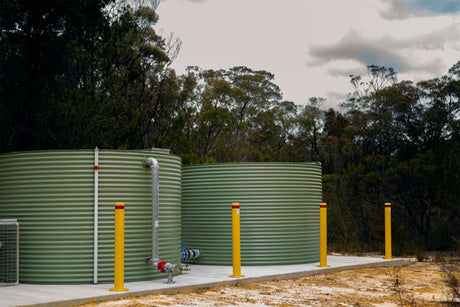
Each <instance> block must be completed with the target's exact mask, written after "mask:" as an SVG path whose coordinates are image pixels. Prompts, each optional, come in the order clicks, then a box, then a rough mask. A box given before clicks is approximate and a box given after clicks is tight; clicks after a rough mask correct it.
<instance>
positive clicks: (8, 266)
mask: <svg viewBox="0 0 460 307" xmlns="http://www.w3.org/2000/svg"><path fill="white" fill-rule="evenodd" d="M17 284H19V223H18V222H17V220H0V286H1V287H3V286H15V285H17Z"/></svg>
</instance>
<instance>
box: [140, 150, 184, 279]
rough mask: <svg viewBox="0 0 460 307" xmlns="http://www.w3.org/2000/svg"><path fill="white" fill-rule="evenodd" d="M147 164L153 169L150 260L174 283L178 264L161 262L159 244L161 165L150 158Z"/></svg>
mask: <svg viewBox="0 0 460 307" xmlns="http://www.w3.org/2000/svg"><path fill="white" fill-rule="evenodd" d="M145 164H146V165H147V166H150V168H151V169H152V257H151V258H150V259H148V261H149V262H152V263H153V267H154V268H155V269H157V270H158V271H160V272H161V273H168V281H167V282H166V283H174V281H173V279H172V273H173V272H176V271H178V270H179V266H178V265H177V264H171V263H169V262H168V261H160V256H159V252H158V242H159V238H158V237H159V236H158V233H159V228H160V227H159V226H160V205H159V195H160V180H159V173H160V164H159V163H158V161H157V159H155V158H152V157H149V158H146V159H145Z"/></svg>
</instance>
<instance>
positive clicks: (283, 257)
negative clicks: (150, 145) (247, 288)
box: [182, 163, 322, 265]
mask: <svg viewBox="0 0 460 307" xmlns="http://www.w3.org/2000/svg"><path fill="white" fill-rule="evenodd" d="M321 199H322V179H321V166H320V164H319V163H228V164H202V165H192V166H184V167H183V168H182V240H183V244H184V247H185V248H187V249H188V248H196V249H199V250H201V257H200V259H199V260H197V261H195V262H197V263H200V264H213V265H231V264H232V220H231V219H232V214H231V212H232V211H231V210H232V209H231V204H232V202H236V203H240V207H241V209H240V219H241V262H242V265H281V264H300V263H311V262H317V261H319V204H320V202H321Z"/></svg>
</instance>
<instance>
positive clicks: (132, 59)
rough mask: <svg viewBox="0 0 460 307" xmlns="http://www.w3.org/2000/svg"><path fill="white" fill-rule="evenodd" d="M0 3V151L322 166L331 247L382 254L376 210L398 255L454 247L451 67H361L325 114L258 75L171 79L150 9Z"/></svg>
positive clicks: (457, 193)
mask: <svg viewBox="0 0 460 307" xmlns="http://www.w3.org/2000/svg"><path fill="white" fill-rule="evenodd" d="M0 3H1V4H0V5H1V8H0V28H1V36H0V131H1V135H0V137H1V139H0V151H1V152H10V151H24V150H37V149H71V148H94V147H96V146H98V147H100V148H107V149H111V148H115V149H135V148H149V147H162V148H170V149H171V150H172V152H174V153H175V154H178V155H180V156H181V157H182V159H183V162H184V163H186V164H190V163H204V162H235V161H290V162H304V161H320V162H321V163H322V166H323V174H324V176H323V182H324V200H325V201H326V202H328V204H329V208H330V213H329V214H330V218H329V221H330V225H329V230H330V242H331V244H332V245H333V246H334V248H335V249H339V250H340V249H343V250H347V249H352V250H355V251H356V250H376V249H381V248H382V244H383V243H382V242H383V214H382V212H383V204H384V203H385V202H391V203H392V204H393V208H394V212H395V214H394V219H393V229H394V232H395V234H394V240H395V244H394V246H395V250H396V251H397V252H398V248H399V252H408V250H409V249H411V250H415V249H417V248H428V249H447V248H451V247H453V244H454V243H455V242H456V241H458V240H459V238H460V206H459V204H460V189H459V186H460V178H459V176H460V175H459V174H460V158H459V152H460V148H459V141H460V140H459V136H460V116H459V115H460V102H459V99H460V61H459V62H458V63H456V64H455V65H454V66H452V68H451V69H450V70H449V71H448V72H446V74H445V75H443V76H440V77H439V78H435V79H432V80H426V81H422V82H418V83H416V84H414V83H413V82H410V81H398V80H397V72H395V71H394V70H393V69H392V68H388V67H381V66H375V65H370V66H369V67H368V75H367V77H366V76H350V83H351V88H352V92H351V93H350V95H349V97H348V99H347V100H346V101H345V102H344V103H343V104H342V108H343V109H342V110H343V111H342V112H339V111H337V110H334V109H329V110H323V109H322V107H321V105H322V102H324V99H325V98H322V97H309V98H308V99H306V103H305V105H302V106H299V105H295V104H294V103H293V102H291V101H285V100H283V97H282V94H281V90H280V88H279V87H278V85H276V83H275V81H274V80H275V79H274V75H273V74H271V73H270V72H268V71H264V70H253V69H251V68H248V67H244V66H240V67H233V68H229V69H220V70H211V69H208V70H205V69H201V68H199V67H189V68H188V69H187V71H186V73H184V74H183V75H177V74H176V72H175V71H174V70H173V69H172V68H171V63H172V61H173V60H174V58H175V56H176V55H177V53H178V52H179V50H180V41H178V40H177V39H175V38H174V37H173V36H170V37H162V36H160V35H158V34H157V33H156V32H155V30H154V29H155V28H154V25H155V23H156V21H157V19H158V16H157V15H156V13H155V12H154V10H153V9H152V8H148V7H144V6H136V8H133V7H131V6H130V5H129V4H130V2H129V1H126V2H120V3H121V4H120V3H113V1H111V0H92V1H90V0H86V1H85V0H79V1H68V2H65V4H64V2H62V1H58V0H48V1H26V0H11V1H2V2H0ZM108 7H111V8H112V9H111V10H108V9H107V8H108ZM396 213H397V214H396Z"/></svg>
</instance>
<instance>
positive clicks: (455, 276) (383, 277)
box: [86, 259, 460, 307]
mask: <svg viewBox="0 0 460 307" xmlns="http://www.w3.org/2000/svg"><path fill="white" fill-rule="evenodd" d="M406 264H407V265H405V266H403V267H396V268H372V269H359V270H349V271H342V272H335V273H326V274H320V275H315V276H309V277H303V278H299V279H295V280H279V281H264V282H259V283H253V284H249V285H245V286H238V287H220V288H212V289H206V290H199V291H195V292H191V293H184V294H175V295H151V296H144V297H137V298H134V297H133V298H129V299H122V300H118V301H110V302H104V303H100V304H97V306H100V307H109V306H110V307H111V306H442V305H444V306H460V293H459V292H458V291H460V284H459V281H460V262H459V261H452V259H451V260H450V261H443V262H434V261H427V262H416V261H415V259H407V260H406ZM456 291H457V292H456ZM95 305H96V304H90V305H86V306H95Z"/></svg>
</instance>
